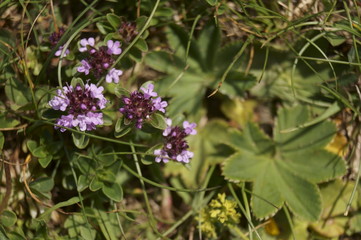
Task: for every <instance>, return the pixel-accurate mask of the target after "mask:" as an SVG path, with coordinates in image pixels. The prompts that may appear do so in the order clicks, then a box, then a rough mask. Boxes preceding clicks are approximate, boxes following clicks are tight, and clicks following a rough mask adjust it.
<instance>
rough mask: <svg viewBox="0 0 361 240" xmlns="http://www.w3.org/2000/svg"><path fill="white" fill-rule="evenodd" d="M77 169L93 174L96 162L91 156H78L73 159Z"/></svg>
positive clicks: (85, 173)
mask: <svg viewBox="0 0 361 240" xmlns="http://www.w3.org/2000/svg"><path fill="white" fill-rule="evenodd" d="M75 163H76V165H77V167H78V168H79V170H80V171H81V172H82V173H83V174H84V175H85V176H88V175H93V176H94V175H95V174H96V168H97V163H96V161H94V159H92V158H90V159H89V158H85V157H78V158H77V159H76V161H75Z"/></svg>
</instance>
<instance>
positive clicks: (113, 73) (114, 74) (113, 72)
mask: <svg viewBox="0 0 361 240" xmlns="http://www.w3.org/2000/svg"><path fill="white" fill-rule="evenodd" d="M122 74H123V71H122V70H118V69H115V68H112V69H110V71H109V73H108V74H107V76H106V77H105V81H106V82H107V83H111V82H113V80H114V82H115V83H118V82H119V77H120V76H121V75H122Z"/></svg>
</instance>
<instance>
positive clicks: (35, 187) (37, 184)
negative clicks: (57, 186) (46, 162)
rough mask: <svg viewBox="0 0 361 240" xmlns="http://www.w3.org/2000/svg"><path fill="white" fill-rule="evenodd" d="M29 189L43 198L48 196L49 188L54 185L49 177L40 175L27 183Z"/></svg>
mask: <svg viewBox="0 0 361 240" xmlns="http://www.w3.org/2000/svg"><path fill="white" fill-rule="evenodd" d="M29 187H30V189H31V190H32V191H33V192H34V193H36V194H37V195H40V196H42V197H45V198H48V199H49V198H50V194H49V192H50V190H51V189H53V187H54V180H53V179H52V178H50V177H40V178H38V179H36V180H35V181H32V182H31V183H29Z"/></svg>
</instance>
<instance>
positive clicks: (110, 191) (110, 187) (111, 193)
mask: <svg viewBox="0 0 361 240" xmlns="http://www.w3.org/2000/svg"><path fill="white" fill-rule="evenodd" d="M102 191H103V193H104V194H105V195H106V196H107V197H108V198H110V199H112V200H113V201H115V202H120V201H121V200H122V199H123V189H122V187H121V186H120V185H119V184H118V183H113V184H104V186H103V187H102Z"/></svg>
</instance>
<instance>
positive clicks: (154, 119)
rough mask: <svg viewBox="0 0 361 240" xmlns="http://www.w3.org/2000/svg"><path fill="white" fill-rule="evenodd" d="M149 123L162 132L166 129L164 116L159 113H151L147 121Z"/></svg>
mask: <svg viewBox="0 0 361 240" xmlns="http://www.w3.org/2000/svg"><path fill="white" fill-rule="evenodd" d="M149 123H150V125H152V126H153V127H155V128H158V129H161V130H164V129H166V128H167V123H166V121H165V118H164V116H163V115H161V114H159V113H153V114H152V116H151V117H150V119H149Z"/></svg>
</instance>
